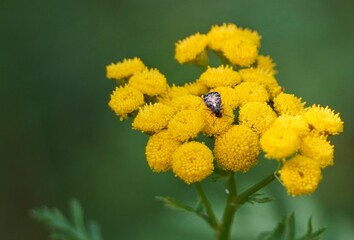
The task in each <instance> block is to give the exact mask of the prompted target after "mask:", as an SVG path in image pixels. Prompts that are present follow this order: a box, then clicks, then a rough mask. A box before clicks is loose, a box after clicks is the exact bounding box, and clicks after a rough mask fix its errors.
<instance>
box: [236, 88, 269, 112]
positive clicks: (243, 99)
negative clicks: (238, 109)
mask: <svg viewBox="0 0 354 240" xmlns="http://www.w3.org/2000/svg"><path fill="white" fill-rule="evenodd" d="M235 92H236V96H237V97H238V99H239V102H240V105H241V106H242V105H244V104H246V103H248V102H267V101H268V100H269V94H268V92H267V90H266V89H265V88H264V87H263V86H262V85H260V84H259V83H256V82H243V83H240V84H239V85H237V86H236V87H235Z"/></svg>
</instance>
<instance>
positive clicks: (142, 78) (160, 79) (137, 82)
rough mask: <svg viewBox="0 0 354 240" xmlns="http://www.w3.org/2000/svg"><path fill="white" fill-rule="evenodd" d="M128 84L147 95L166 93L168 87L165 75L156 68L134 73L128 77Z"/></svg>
mask: <svg viewBox="0 0 354 240" xmlns="http://www.w3.org/2000/svg"><path fill="white" fill-rule="evenodd" d="M129 86H131V87H133V88H136V89H138V90H139V91H141V92H142V93H144V94H147V95H149V96H156V95H161V94H163V93H166V91H167V87H168V85H167V80H166V77H165V76H164V75H163V74H161V73H160V72H159V70H157V69H150V70H149V69H145V70H143V71H141V72H138V73H136V74H134V75H133V76H132V77H131V78H130V79H129Z"/></svg>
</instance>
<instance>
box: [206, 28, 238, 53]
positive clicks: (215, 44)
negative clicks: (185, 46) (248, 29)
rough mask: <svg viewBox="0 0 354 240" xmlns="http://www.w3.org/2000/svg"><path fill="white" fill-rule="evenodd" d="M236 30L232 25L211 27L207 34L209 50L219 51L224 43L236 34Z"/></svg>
mask: <svg viewBox="0 0 354 240" xmlns="http://www.w3.org/2000/svg"><path fill="white" fill-rule="evenodd" d="M237 30H238V29H237V26H236V25H235V24H232V23H228V24H225V23H224V24H222V25H221V26H219V25H214V26H212V27H211V29H210V31H209V32H208V34H207V36H208V46H209V48H210V49H213V50H215V51H220V50H221V48H222V47H223V45H224V44H225V42H226V41H228V40H229V39H230V38H231V37H232V36H234V35H235V34H237Z"/></svg>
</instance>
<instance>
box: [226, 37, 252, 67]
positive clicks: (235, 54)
mask: <svg viewBox="0 0 354 240" xmlns="http://www.w3.org/2000/svg"><path fill="white" fill-rule="evenodd" d="M221 50H222V52H223V54H224V56H225V57H226V58H227V59H228V60H229V61H230V62H231V63H232V64H235V65H237V66H245V67H248V66H250V65H251V64H252V63H254V61H255V60H256V58H257V56H258V47H257V46H256V45H255V44H254V43H252V42H250V41H227V42H226V43H225V44H224V46H223V47H222V49H221Z"/></svg>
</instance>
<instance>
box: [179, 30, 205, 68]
mask: <svg viewBox="0 0 354 240" xmlns="http://www.w3.org/2000/svg"><path fill="white" fill-rule="evenodd" d="M207 44H208V38H207V36H206V35H204V34H200V33H196V34H194V35H191V36H189V37H187V38H185V39H183V40H182V41H178V42H177V43H176V49H175V58H176V60H177V61H178V62H179V63H181V64H182V63H187V62H193V61H195V60H196V59H197V58H198V57H200V55H201V54H202V53H203V52H204V50H205V49H206V46H207ZM202 55H203V54H202ZM202 57H205V56H202Z"/></svg>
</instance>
